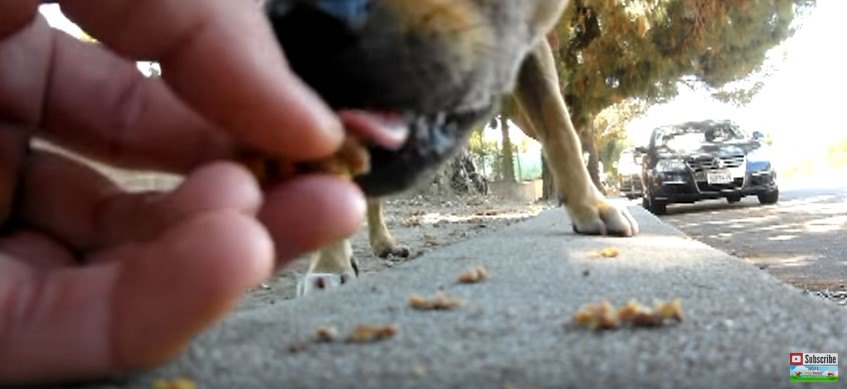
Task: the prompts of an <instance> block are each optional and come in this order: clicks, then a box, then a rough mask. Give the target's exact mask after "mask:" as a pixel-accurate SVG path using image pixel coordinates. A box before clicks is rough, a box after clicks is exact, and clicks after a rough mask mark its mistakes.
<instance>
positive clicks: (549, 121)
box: [515, 41, 638, 236]
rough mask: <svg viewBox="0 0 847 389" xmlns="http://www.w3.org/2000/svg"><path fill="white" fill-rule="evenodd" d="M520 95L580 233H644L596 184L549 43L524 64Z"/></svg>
mask: <svg viewBox="0 0 847 389" xmlns="http://www.w3.org/2000/svg"><path fill="white" fill-rule="evenodd" d="M515 97H516V98H517V102H518V106H519V108H520V110H521V111H522V113H521V114H520V116H519V120H518V121H519V122H525V125H526V126H527V127H529V128H528V129H527V130H528V132H530V136H532V135H535V136H536V137H537V138H536V139H538V140H539V141H540V142H541V143H542V145H543V152H544V156H545V157H546V159H547V161H548V162H549V167H550V171H551V172H552V173H553V177H554V182H555V184H556V188H557V189H558V190H559V192H560V193H561V194H562V195H563V196H564V203H565V207H566V209H567V211H568V214H569V215H570V217H571V220H572V221H573V228H574V231H576V232H577V233H582V234H591V235H596V234H600V235H606V234H608V235H619V236H632V235H634V234H636V233H638V224H637V223H636V222H635V219H634V218H633V217H632V215H630V214H629V211H627V210H626V209H619V208H617V207H615V206H613V205H611V204H609V202H608V201H607V200H606V199H605V198H604V197H603V195H602V194H601V193H600V192H599V191H598V190H597V188H595V187H594V184H593V183H592V182H591V179H590V177H589V175H588V171H587V169H586V168H585V165H584V164H583V161H582V149H581V147H580V143H579V138H578V136H577V133H576V130H575V129H574V127H573V124H572V123H571V120H570V114H569V113H568V109H567V106H566V105H565V101H564V98H563V97H562V94H561V92H560V90H559V79H558V75H557V74H556V66H555V63H554V61H553V53H552V51H551V48H550V46H549V44H548V43H547V42H546V41H544V42H542V43H541V44H539V45H538V46H537V47H536V48H535V49H534V50H533V52H532V53H531V54H530V55H529V56H528V57H527V59H526V60H525V61H524V63H523V65H522V66H521V71H520V74H519V78H518V84H517V89H516V91H515ZM532 132H534V133H535V134H532Z"/></svg>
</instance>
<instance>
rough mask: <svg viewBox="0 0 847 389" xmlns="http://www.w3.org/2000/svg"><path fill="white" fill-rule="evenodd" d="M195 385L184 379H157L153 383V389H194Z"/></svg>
mask: <svg viewBox="0 0 847 389" xmlns="http://www.w3.org/2000/svg"><path fill="white" fill-rule="evenodd" d="M196 387H197V383H196V382H194V381H193V380H190V379H188V378H185V377H177V378H172V379H164V378H159V379H157V380H155V381H153V389H195V388H196Z"/></svg>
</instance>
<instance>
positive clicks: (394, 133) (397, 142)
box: [338, 109, 409, 150]
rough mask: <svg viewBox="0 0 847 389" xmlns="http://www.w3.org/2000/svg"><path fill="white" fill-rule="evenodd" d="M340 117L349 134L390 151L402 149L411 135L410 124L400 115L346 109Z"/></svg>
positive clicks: (339, 113) (339, 112)
mask: <svg viewBox="0 0 847 389" xmlns="http://www.w3.org/2000/svg"><path fill="white" fill-rule="evenodd" d="M338 117H339V118H341V123H343V124H344V128H345V129H346V130H347V132H349V133H351V134H354V135H356V136H357V137H358V138H359V139H361V140H363V141H366V142H370V143H373V144H375V145H377V146H381V147H383V148H386V149H389V150H396V149H399V148H400V147H402V146H403V143H404V142H405V141H406V137H407V136H408V135H409V124H408V122H407V121H406V120H405V119H404V118H403V115H401V114H399V113H394V112H377V111H364V110H358V109H345V110H341V111H338Z"/></svg>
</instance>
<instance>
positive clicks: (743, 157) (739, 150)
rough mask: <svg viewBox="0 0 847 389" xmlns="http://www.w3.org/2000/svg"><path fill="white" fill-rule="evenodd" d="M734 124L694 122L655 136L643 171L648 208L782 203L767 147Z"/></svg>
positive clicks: (658, 131) (656, 132) (658, 210)
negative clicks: (753, 199)
mask: <svg viewBox="0 0 847 389" xmlns="http://www.w3.org/2000/svg"><path fill="white" fill-rule="evenodd" d="M762 138H763V136H762V134H761V133H759V132H754V133H753V135H752V136H748V135H747V134H745V133H744V131H742V130H741V128H739V127H738V125H736V124H735V123H733V122H730V121H711V120H709V121H703V122H688V123H682V124H677V125H673V126H666V127H659V128H657V129H655V130H653V133H652V135H651V136H650V144H649V146H648V147H647V148H643V147H640V148H638V150H639V151H641V152H643V153H644V154H645V158H644V165H643V167H642V179H643V180H644V197H643V204H644V208H647V209H649V210H650V212H653V213H654V214H657V215H661V214H664V213H665V212H667V205H668V204H671V203H693V202H695V201H698V200H704V199H717V198H726V199H727V201H728V202H730V203H734V202H737V201H740V200H741V198H742V197H744V196H748V195H756V196H758V197H759V202H760V203H762V204H773V203H776V202H777V200H778V199H779V188H778V187H777V184H776V171H774V169H773V165H772V164H771V161H770V158H769V156H768V153H767V146H766V145H765V144H764V143H763V142H762Z"/></svg>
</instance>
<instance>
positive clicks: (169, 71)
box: [59, 0, 342, 159]
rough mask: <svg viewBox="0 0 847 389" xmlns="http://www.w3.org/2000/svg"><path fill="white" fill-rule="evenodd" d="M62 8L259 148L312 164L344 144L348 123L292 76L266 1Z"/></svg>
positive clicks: (161, 0)
mask: <svg viewBox="0 0 847 389" xmlns="http://www.w3.org/2000/svg"><path fill="white" fill-rule="evenodd" d="M59 3H60V4H61V7H62V10H63V11H64V12H66V14H67V15H69V16H70V17H71V18H72V19H73V20H75V21H77V22H78V23H79V24H80V25H81V26H82V28H83V29H85V30H86V31H87V32H89V33H91V34H92V35H93V36H94V37H96V38H97V39H99V40H101V41H102V42H103V43H105V44H106V45H107V46H109V47H110V48H111V49H112V50H115V51H116V52H118V53H119V54H122V55H124V56H128V57H130V58H135V59H153V60H156V61H159V62H160V63H161V64H162V68H163V76H164V78H165V81H166V82H167V83H168V84H169V85H170V86H171V87H173V89H174V90H175V91H176V92H177V94H179V95H180V96H181V97H182V98H183V99H184V100H185V101H186V102H188V104H189V105H191V106H192V107H193V108H195V109H196V110H197V111H198V112H200V113H201V114H203V115H204V116H206V117H207V118H209V119H211V120H213V121H214V122H216V123H217V124H219V125H221V126H222V127H224V128H226V129H228V130H229V131H231V132H232V133H234V134H235V135H236V136H237V137H238V138H239V139H243V140H244V141H246V142H247V143H249V144H250V145H251V146H254V147H257V148H261V149H264V150H267V151H270V152H276V153H281V154H283V155H286V156H288V157H290V158H294V159H298V158H299V159H305V158H317V157H322V156H325V155H328V154H331V153H332V152H333V151H334V150H335V149H336V148H337V147H338V146H339V145H340V143H341V138H342V127H341V124H340V122H339V121H338V119H337V118H336V116H335V115H334V114H333V113H332V111H330V109H329V108H328V107H327V106H326V105H325V104H324V103H323V101H322V100H321V99H320V98H319V97H318V96H317V95H316V94H315V92H313V91H312V90H311V89H310V88H309V87H308V86H306V85H305V84H304V83H303V82H302V81H301V80H300V79H299V78H298V77H297V76H296V75H295V74H294V73H293V72H292V71H291V70H290V68H289V67H288V65H287V64H286V62H285V59H284V58H283V56H282V52H281V50H280V48H279V44H278V43H277V41H276V39H275V38H274V36H273V33H272V31H271V29H270V27H269V24H268V22H267V21H266V20H265V18H264V16H263V15H262V13H261V10H260V7H259V5H258V2H256V1H252V0H236V1H233V0H143V1H140V0H62V1H59Z"/></svg>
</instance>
